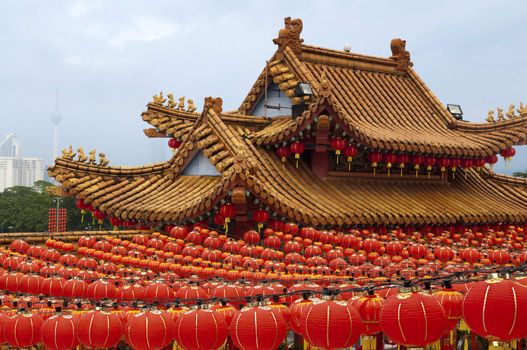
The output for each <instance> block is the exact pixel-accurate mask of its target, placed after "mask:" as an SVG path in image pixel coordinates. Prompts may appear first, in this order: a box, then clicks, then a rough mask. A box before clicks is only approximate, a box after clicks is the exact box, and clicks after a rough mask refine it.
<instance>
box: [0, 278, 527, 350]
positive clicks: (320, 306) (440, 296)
mask: <svg viewBox="0 0 527 350" xmlns="http://www.w3.org/2000/svg"><path fill="white" fill-rule="evenodd" d="M525 307H527V289H526V287H524V286H522V285H520V284H518V283H516V282H514V281H512V280H492V281H489V282H478V283H473V284H472V285H471V287H470V289H469V290H468V292H467V293H466V295H465V297H463V296H462V295H461V294H460V293H459V292H456V291H454V290H453V289H449V288H447V289H444V290H442V291H439V292H436V293H434V294H432V295H430V294H427V293H424V292H417V291H414V292H404V293H400V294H394V295H392V296H390V297H388V298H387V299H386V300H384V299H382V298H380V297H379V296H377V295H375V294H373V293H370V294H369V295H367V296H363V297H357V298H353V299H351V300H350V301H349V302H348V303H345V302H339V301H335V300H319V299H314V300H301V299H299V300H297V301H295V302H293V303H292V304H291V305H290V306H289V308H287V307H285V306H283V305H280V304H267V305H263V306H253V307H246V308H244V309H242V310H241V311H239V312H238V311H236V310H235V309H233V308H230V309H229V310H224V311H220V310H218V308H215V309H214V310H209V309H202V308H198V309H196V310H191V311H187V312H182V311H176V312H171V313H170V312H166V311H159V310H154V311H146V312H143V313H138V314H133V315H131V316H130V317H129V316H127V317H126V318H125V319H124V320H125V323H124V324H123V322H122V321H121V320H122V319H120V318H119V317H118V316H117V315H116V314H115V313H107V312H101V311H92V312H88V313H86V314H84V315H82V316H80V317H75V316H71V315H60V314H59V315H55V316H52V317H49V318H48V319H47V320H45V321H44V320H43V319H42V318H41V317H40V315H39V314H38V313H34V314H23V313H22V314H18V315H14V316H11V317H9V316H8V315H6V314H2V315H1V316H0V323H1V325H2V329H4V333H3V335H4V338H3V339H2V340H3V341H4V342H7V343H8V344H9V345H11V346H15V347H28V346H31V345H35V344H37V343H39V342H40V341H41V340H42V342H43V343H44V344H45V345H46V346H48V347H51V348H54V349H68V348H71V347H72V346H73V347H74V346H76V345H77V344H79V343H81V344H83V345H86V346H90V347H98V348H101V347H102V348H106V347H110V346H115V345H116V343H117V342H118V341H119V339H120V338H121V334H122V333H123V332H124V336H125V340H126V342H127V343H128V344H129V345H130V346H132V347H133V348H137V349H143V348H148V349H158V348H163V347H166V346H168V345H169V344H170V343H171V342H172V340H173V339H175V341H176V342H177V344H178V345H180V346H182V347H183V348H189V349H194V348H197V349H198V348H201V347H203V348H207V349H217V348H219V347H220V346H221V345H222V344H224V342H225V341H226V340H227V336H228V335H230V337H231V340H232V341H233V343H234V345H235V346H237V347H238V348H257V349H276V348H278V346H279V345H280V344H281V343H282V342H283V341H284V340H285V336H286V329H287V325H288V324H289V326H290V327H291V329H292V330H293V331H295V332H296V333H298V334H300V335H302V336H303V337H304V338H305V339H306V340H307V341H308V342H309V344H310V345H312V346H316V347H320V348H327V349H333V348H348V347H351V346H352V345H353V344H355V343H356V342H357V341H358V339H359V336H360V335H361V334H362V335H366V336H371V335H374V334H376V333H379V332H381V331H382V332H383V333H384V335H385V336H387V337H388V338H389V339H390V340H391V341H392V342H395V343H396V344H398V345H404V346H408V347H424V346H426V345H428V344H431V343H433V342H435V341H437V340H439V339H440V338H441V337H442V336H444V335H445V334H448V332H449V331H450V330H452V329H453V328H454V327H455V326H456V325H457V323H458V321H459V320H460V319H461V318H462V317H463V319H464V320H465V322H466V323H467V324H468V326H469V327H470V329H471V330H472V331H474V332H475V333H477V334H478V335H480V336H482V337H485V338H491V339H498V340H500V341H511V340H514V339H521V338H524V337H525V336H527V314H525V313H522V312H519V310H523V309H524V308H525ZM88 325H89V326H88ZM52 330H53V331H52ZM57 330H60V332H57ZM109 339H111V340H109ZM48 344H50V345H48ZM59 344H60V346H59Z"/></svg>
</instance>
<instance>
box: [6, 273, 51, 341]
mask: <svg viewBox="0 0 527 350" xmlns="http://www.w3.org/2000/svg"><path fill="white" fill-rule="evenodd" d="M43 281H44V278H43V277H42V276H38V275H24V276H22V278H20V281H19V282H18V288H17V289H18V290H17V292H21V293H28V294H33V295H37V294H39V293H40V289H41V286H42V282H43ZM0 332H1V330H0Z"/></svg>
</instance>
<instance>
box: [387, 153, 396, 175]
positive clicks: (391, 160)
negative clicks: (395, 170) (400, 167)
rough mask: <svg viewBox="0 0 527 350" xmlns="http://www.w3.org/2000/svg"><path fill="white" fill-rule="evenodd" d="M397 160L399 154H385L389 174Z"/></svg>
mask: <svg viewBox="0 0 527 350" xmlns="http://www.w3.org/2000/svg"><path fill="white" fill-rule="evenodd" d="M396 161H397V156H396V155H395V154H393V153H386V154H385V155H384V162H385V163H386V168H388V176H390V172H391V169H392V165H393V164H395V162H396Z"/></svg>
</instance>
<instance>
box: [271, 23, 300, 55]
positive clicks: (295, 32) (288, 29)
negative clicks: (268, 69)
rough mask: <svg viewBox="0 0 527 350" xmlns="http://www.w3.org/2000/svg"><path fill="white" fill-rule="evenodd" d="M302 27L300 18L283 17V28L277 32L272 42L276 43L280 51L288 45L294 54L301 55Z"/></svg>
mask: <svg viewBox="0 0 527 350" xmlns="http://www.w3.org/2000/svg"><path fill="white" fill-rule="evenodd" d="M302 28H303V24H302V20H301V19H300V18H294V19H291V17H286V18H284V28H282V29H280V31H279V32H278V38H275V39H273V42H274V43H275V44H276V45H278V50H279V51H280V52H281V51H282V50H283V49H285V48H286V47H289V48H290V49H291V51H293V52H294V53H295V54H297V55H301V54H302V43H303V42H304V39H301V38H300V33H302Z"/></svg>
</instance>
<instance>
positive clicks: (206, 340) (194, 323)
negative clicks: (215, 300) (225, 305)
mask: <svg viewBox="0 0 527 350" xmlns="http://www.w3.org/2000/svg"><path fill="white" fill-rule="evenodd" d="M227 333H228V326H227V322H226V321H225V317H223V315H222V314H221V313H219V312H216V311H213V310H204V309H197V310H192V311H189V312H185V313H183V314H181V315H180V316H179V317H178V318H177V320H176V328H175V337H176V341H177V343H178V344H179V345H180V346H181V347H183V348H184V349H187V350H202V349H218V348H219V347H221V346H222V345H223V343H224V342H225V340H227Z"/></svg>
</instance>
